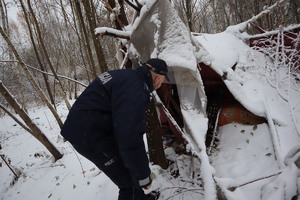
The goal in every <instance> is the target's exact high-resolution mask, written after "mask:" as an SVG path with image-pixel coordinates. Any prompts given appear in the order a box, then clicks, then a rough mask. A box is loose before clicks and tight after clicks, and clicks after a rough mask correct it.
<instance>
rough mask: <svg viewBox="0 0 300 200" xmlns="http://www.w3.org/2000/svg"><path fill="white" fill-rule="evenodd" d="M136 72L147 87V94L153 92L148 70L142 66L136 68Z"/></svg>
mask: <svg viewBox="0 0 300 200" xmlns="http://www.w3.org/2000/svg"><path fill="white" fill-rule="evenodd" d="M136 71H137V72H138V74H139V75H140V77H141V78H142V80H143V81H144V83H145V84H146V85H147V86H148V88H149V92H153V89H154V88H153V81H152V76H151V73H150V71H149V69H148V68H147V67H146V66H144V65H142V66H140V67H138V68H137V69H136Z"/></svg>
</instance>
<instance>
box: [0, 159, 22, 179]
mask: <svg viewBox="0 0 300 200" xmlns="http://www.w3.org/2000/svg"><path fill="white" fill-rule="evenodd" d="M0 156H1V158H2V160H3V161H4V163H5V164H6V165H7V167H8V168H9V169H10V171H11V172H12V173H13V174H14V175H15V177H16V178H17V179H18V178H19V176H18V175H17V173H16V172H15V171H14V170H13V169H12V167H11V166H10V165H9V164H8V162H7V161H6V160H5V158H4V155H0Z"/></svg>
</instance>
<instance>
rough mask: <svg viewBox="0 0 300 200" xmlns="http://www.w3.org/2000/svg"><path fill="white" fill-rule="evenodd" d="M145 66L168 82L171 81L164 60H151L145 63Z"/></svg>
mask: <svg viewBox="0 0 300 200" xmlns="http://www.w3.org/2000/svg"><path fill="white" fill-rule="evenodd" d="M145 65H146V66H147V67H148V69H149V70H150V71H153V72H155V73H157V74H160V75H164V76H165V77H166V79H167V81H170V79H169V77H168V66H167V64H166V62H165V61H164V60H161V59H159V58H151V59H149V60H148V61H147V62H146V63H145Z"/></svg>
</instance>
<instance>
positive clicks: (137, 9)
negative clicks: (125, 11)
mask: <svg viewBox="0 0 300 200" xmlns="http://www.w3.org/2000/svg"><path fill="white" fill-rule="evenodd" d="M124 1H125V2H126V3H127V4H128V5H129V6H131V7H132V8H133V9H134V10H136V11H137V12H140V11H141V5H139V6H136V5H134V4H133V3H132V2H130V1H128V0H124Z"/></svg>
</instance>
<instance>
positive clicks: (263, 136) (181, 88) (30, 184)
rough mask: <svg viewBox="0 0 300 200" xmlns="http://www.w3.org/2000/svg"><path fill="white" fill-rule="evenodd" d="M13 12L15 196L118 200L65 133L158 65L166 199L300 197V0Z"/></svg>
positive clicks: (0, 116)
mask: <svg viewBox="0 0 300 200" xmlns="http://www.w3.org/2000/svg"><path fill="white" fill-rule="evenodd" d="M0 15H1V18H0V34H1V36H0V66H1V67H0V77H1V78H0V156H1V159H0V185H1V186H0V199H1V200H16V199H20V200H21V199H22V200H29V199H30V200H32V199H55V200H58V199H61V200H71V199H72V200H74V199H87V200H92V199H101V200H102V199H103V200H106V199H109V200H110V199H111V200H114V199H117V192H118V190H117V188H116V186H115V185H114V184H113V183H112V182H110V180H109V179H108V178H107V177H106V176H105V175H103V173H101V171H100V170H98V169H97V168H95V166H94V165H93V164H92V163H91V162H89V161H88V160H86V159H85V158H83V157H82V156H80V155H79V154H77V153H76V152H75V150H74V149H72V147H71V146H70V145H69V144H68V143H67V142H65V141H64V140H63V138H62V137H61V136H60V128H61V127H62V125H63V122H64V120H65V119H66V116H67V114H68V111H69V109H70V108H71V106H72V104H73V103H74V101H75V100H76V98H77V97H78V96H79V95H80V94H81V92H82V91H83V90H84V89H85V88H86V87H87V85H88V84H89V83H90V82H91V81H92V80H94V79H95V78H96V77H98V76H99V75H100V74H101V73H103V72H105V71H107V70H114V69H122V68H127V69H131V68H135V67H137V65H138V64H140V63H142V62H145V61H146V60H147V59H148V58H150V57H157V56H158V57H159V58H162V59H164V60H165V61H166V62H167V64H168V66H169V68H170V69H169V70H170V77H171V81H170V82H169V83H165V84H164V87H163V88H162V89H161V90H158V91H157V93H155V94H154V97H153V99H154V100H155V103H154V100H153V101H152V103H151V105H149V110H148V111H149V112H147V119H148V127H147V137H145V141H148V142H145V143H146V149H147V151H148V152H149V158H150V161H151V170H152V171H153V173H154V174H155V180H154V184H153V186H152V187H153V188H152V189H153V190H158V191H159V192H160V193H161V195H160V197H159V199H160V200H168V199H174V200H177V199H178V200H179V199H182V200H187V199H188V200H193V199H198V200H201V199H207V200H213V199H220V200H223V199H224V200H225V199H228V200H229V199H232V200H243V199H245V200H246V199H249V200H260V199H262V200H266V199H270V200H271V199H272V200H274V199H278V200H299V199H300V195H299V193H300V178H299V177H300V171H299V169H300V126H299V124H300V101H299V99H300V46H299V45H300V1H299V0H148V1H147V0H81V1H80V0H44V1H37V0H0ZM153 27H154V28H153ZM158 38H159V39H158ZM153 114H154V115H153ZM235 117H236V118H235ZM157 127H158V128H157ZM166 127H167V128H166ZM158 132H159V133H160V134H161V135H158V134H156V133H158ZM170 135H171V136H170Z"/></svg>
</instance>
